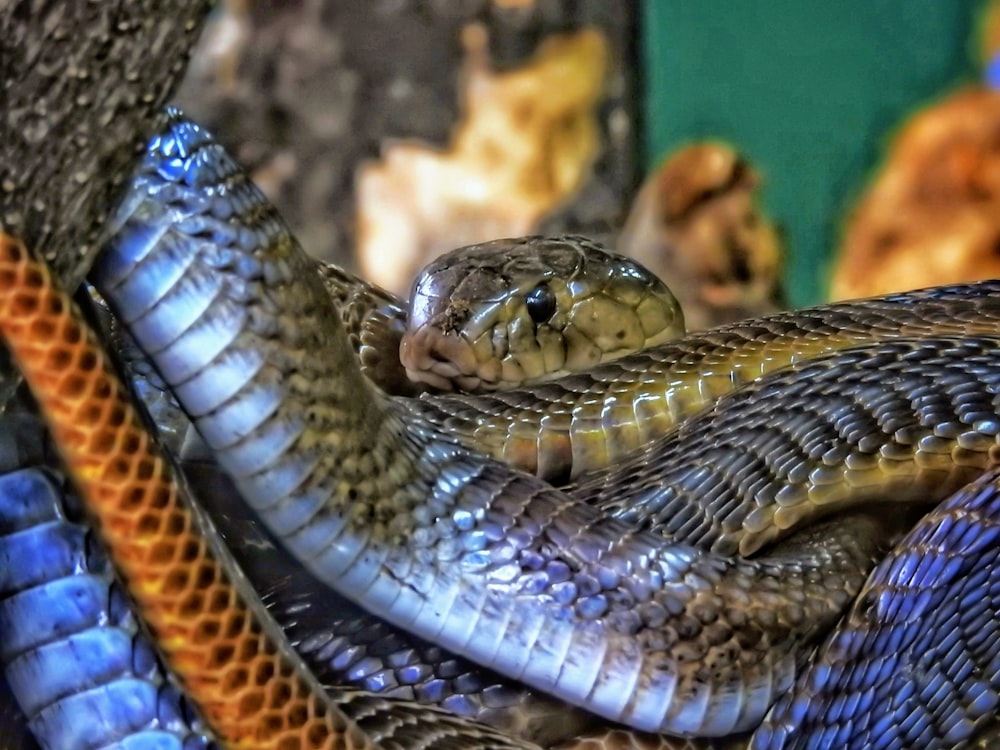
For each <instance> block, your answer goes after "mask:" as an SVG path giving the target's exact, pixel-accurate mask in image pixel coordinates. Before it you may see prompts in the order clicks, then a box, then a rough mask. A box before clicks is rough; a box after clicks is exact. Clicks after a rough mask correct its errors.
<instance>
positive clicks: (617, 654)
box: [94, 126, 878, 734]
mask: <svg viewBox="0 0 1000 750" xmlns="http://www.w3.org/2000/svg"><path fill="white" fill-rule="evenodd" d="M186 128H187V126H185V129H182V130H180V131H179V132H177V133H172V134H171V135H170V136H169V137H167V136H164V138H163V141H162V144H161V145H162V147H163V149H164V150H167V151H169V153H171V154H172V155H173V156H175V158H176V161H177V163H178V164H182V163H184V162H183V160H184V159H187V160H188V163H197V161H198V159H199V150H200V148H201V146H200V144H201V143H204V136H200V135H199V137H198V138H190V137H188V136H189V135H190V133H191V131H190V130H188V129H186ZM167 143H169V144H170V145H169V149H168V148H167V147H166V144H167ZM189 148H190V150H188V149H189ZM154 150H155V149H154ZM169 166H170V169H171V170H173V169H174V167H173V165H172V164H171V165H169ZM154 168H155V167H154ZM180 171H183V169H181V170H180ZM185 174H188V173H185ZM241 189H242V188H241V185H240V183H233V182H229V183H226V184H225V186H224V190H225V191H226V192H227V194H229V195H230V196H232V195H233V194H234V193H236V192H237V191H238V190H241ZM179 192H181V191H180V190H179ZM161 195H162V194H161ZM255 195H256V194H255V193H248V194H247V197H246V198H245V199H244V200H245V204H244V205H247V206H249V205H252V204H253V201H252V200H251V196H255ZM253 217H254V221H253V222H251V224H252V225H253V226H254V227H255V228H256V229H257V230H258V231H257V234H256V235H255V236H254V237H253V238H252V241H251V239H250V238H249V237H248V236H247V235H245V234H239V233H234V232H233V230H232V229H231V228H230V227H231V224H229V223H228V222H229V221H230V220H231V219H232V218H233V217H232V214H231V212H227V213H226V215H225V216H224V217H223V216H221V215H213V213H212V209H211V203H210V202H209V204H208V205H207V211H205V212H203V213H201V214H200V215H198V216H197V217H196V218H195V219H192V220H190V221H189V222H188V224H187V226H185V227H181V228H180V231H178V230H177V228H173V229H165V228H163V227H158V226H155V225H154V226H151V225H149V224H148V223H144V220H143V209H142V206H141V205H139V206H138V207H137V208H135V209H134V210H132V212H131V214H130V215H129V216H128V217H127V219H126V221H125V226H124V227H123V230H122V239H121V240H120V241H119V242H118V243H117V244H116V245H115V246H113V247H112V248H111V249H110V251H109V252H108V254H106V255H105V256H104V258H103V262H102V264H101V265H100V267H99V268H98V269H97V270H96V273H95V276H94V279H95V283H97V285H98V287H99V289H100V290H101V292H102V294H103V295H104V296H105V298H106V299H108V300H109V302H110V303H111V304H112V307H113V309H114V310H115V311H116V313H117V314H118V315H119V317H120V318H121V319H122V320H123V322H124V323H125V324H126V326H128V327H129V329H130V330H131V331H132V333H133V335H135V336H136V338H137V340H138V341H139V343H140V345H141V346H143V347H144V349H145V350H146V351H147V353H149V354H150V356H151V357H152V358H153V360H154V361H155V362H156V363H157V366H158V368H159V369H160V371H161V373H162V374H163V376H164V378H165V379H166V381H167V382H168V383H169V384H170V385H171V387H172V388H173V389H174V391H175V393H176V394H177V396H178V398H179V399H180V401H181V403H182V404H183V405H184V406H185V408H186V409H187V411H188V412H189V414H191V416H192V417H193V419H194V422H195V424H196V426H197V427H198V428H199V430H200V431H201V433H202V435H203V437H204V438H205V439H206V442H207V443H208V444H209V445H210V446H211V447H212V448H213V449H214V450H216V451H217V453H218V456H219V460H220V463H221V464H222V465H223V466H224V467H225V468H226V470H227V471H228V472H229V473H230V474H231V475H232V476H233V477H234V478H235V480H236V483H237V485H238V487H239V489H240V490H241V492H242V493H243V494H244V495H245V496H246V497H247V498H248V501H249V502H250V503H251V505H253V506H254V508H255V510H256V512H257V513H259V514H260V516H261V518H262V519H263V520H264V522H265V523H266V524H267V525H268V526H269V528H270V529H271V530H272V531H273V532H274V533H275V534H276V535H277V536H278V537H279V538H281V539H282V541H283V542H284V543H285V544H286V545H287V547H288V548H289V549H290V550H292V551H293V552H294V553H295V554H296V556H298V557H299V558H300V559H301V560H302V561H303V562H304V564H305V565H306V566H307V567H308V568H309V569H310V570H311V571H312V572H313V573H314V574H315V575H317V576H318V577H320V578H321V579H322V580H324V581H326V582H327V583H328V584H329V585H331V586H334V587H335V588H337V589H338V590H340V591H342V593H344V594H345V595H347V596H349V597H350V598H353V599H355V600H357V601H359V602H362V603H363V604H364V606H365V607H366V608H368V609H369V610H370V611H372V612H373V613H374V614H377V615H380V616H382V617H385V618H386V619H388V620H389V621H391V622H394V623H395V624H396V625H398V626H400V627H404V628H407V629H410V630H412V631H413V632H415V633H417V634H419V635H421V636H423V637H425V638H428V639H431V640H434V641H436V642H438V643H440V644H441V645H443V646H446V647H448V648H449V649H452V650H454V651H456V652H458V653H461V654H465V655H467V656H469V657H470V658H473V659H474V660H476V661H478V662H480V663H482V664H483V665H485V666H490V667H493V668H495V669H497V670H498V671H500V672H502V673H504V674H507V675H509V676H511V677H514V678H517V679H522V680H524V681H525V682H527V683H528V684H531V685H534V686H535V687H538V688H540V689H543V690H548V691H551V692H552V693H554V694H555V695H557V696H559V697H562V698H564V699H566V700H569V701H571V702H575V703H579V704H581V705H585V706H586V707H587V708H589V709H591V710H594V711H595V712H597V713H599V714H601V715H604V716H606V717H609V718H613V719H617V720H622V721H625V722H627V723H630V724H633V725H634V726H637V727H639V728H643V729H650V730H658V731H669V732H674V733H685V734H693V733H707V734H726V733H730V732H733V731H738V730H740V729H748V728H750V727H752V726H753V725H755V724H756V722H757V721H759V719H760V716H761V715H762V713H763V710H764V708H765V707H766V706H767V705H768V704H769V703H770V702H771V700H772V698H773V696H774V695H775V694H776V692H779V691H781V690H782V689H784V688H785V687H787V685H788V682H789V680H790V679H791V676H792V675H793V673H794V671H795V668H796V664H797V663H798V661H799V659H801V656H802V651H801V647H800V646H799V645H796V644H801V642H802V640H803V639H804V640H808V638H809V636H810V635H811V634H813V633H816V632H818V631H819V629H820V628H821V627H822V625H823V623H826V622H829V621H830V620H831V619H832V618H833V617H835V616H836V612H837V610H838V608H839V606H841V605H842V603H843V602H845V601H846V600H847V599H849V597H850V595H851V592H852V591H853V590H854V589H855V588H856V586H857V585H859V584H860V580H861V577H862V575H863V571H864V569H865V568H866V567H867V565H868V563H869V560H870V559H871V556H872V554H874V552H875V550H876V548H877V546H878V545H877V543H876V542H874V541H872V539H871V537H870V535H868V534H864V533H857V534H855V535H851V538H850V539H847V540H843V543H842V544H834V545H832V548H831V549H830V550H828V551H825V550H822V549H819V550H816V549H815V548H816V547H818V546H821V545H819V544H818V539H813V540H812V542H813V544H812V547H811V549H812V550H813V552H814V554H812V555H811V556H805V555H802V554H801V552H802V550H798V553H799V554H789V556H788V557H787V558H782V557H780V556H777V557H775V558H774V559H767V560H763V559H762V560H759V561H741V560H738V559H734V558H730V557H724V556H720V555H714V554H711V553H705V552H702V551H700V550H697V549H695V548H693V547H690V546H688V545H684V544H680V543H675V542H669V541H667V540H664V539H663V538H662V537H661V536H658V535H655V534H650V533H644V532H636V531H635V530H634V529H633V528H631V527H630V526H629V525H627V524H625V523H622V522H620V521H617V520H616V519H613V518H609V517H607V516H602V515H601V514H600V513H599V512H598V511H597V510H596V509H594V508H593V507H591V506H588V505H586V504H584V503H582V502H580V501H578V500H576V499H574V498H572V497H570V496H567V495H565V494H563V493H560V492H558V491H555V490H553V489H551V488H550V487H548V486H546V485H544V484H543V483H541V482H539V481H537V480H535V479H533V478H531V477H528V476H525V475H521V474H517V473H512V472H511V471H510V470H509V469H506V468H505V467H502V466H499V465H497V464H494V463H492V462H490V461H488V460H484V459H483V458H482V457H481V456H479V455H478V454H474V453H471V452H469V451H468V450H466V449H463V448H462V447H460V446H459V445H458V444H457V443H456V441H455V439H454V438H453V437H451V436H450V435H448V434H446V433H443V432H441V431H439V430H438V429H437V428H435V427H434V426H433V425H431V424H428V423H427V422H426V421H424V420H423V419H421V418H420V416H419V414H417V413H415V412H413V411H412V410H410V409H409V408H407V407H406V406H405V405H404V404H403V402H399V401H394V400H390V399H387V398H385V397H384V396H383V395H382V394H381V393H380V392H378V391H377V390H375V389H374V388H373V387H372V386H371V385H370V384H369V383H368V382H367V381H366V380H365V378H364V377H363V376H362V375H361V373H360V370H359V369H358V368H357V366H356V364H355V362H354V358H353V354H352V352H351V349H350V345H349V343H348V341H347V340H346V337H345V335H344V332H343V330H342V328H341V326H340V325H339V324H338V316H337V314H336V313H335V311H334V310H333V309H332V308H331V307H330V304H329V300H327V299H326V298H325V293H324V290H323V289H322V285H321V283H320V282H319V280H318V278H317V277H316V275H315V273H314V272H313V271H312V270H311V266H310V264H309V261H307V259H306V258H305V256H304V255H303V254H302V253H301V250H300V249H299V248H298V246H297V245H296V243H295V242H294V240H293V239H292V238H291V236H290V235H289V234H288V233H287V230H285V229H284V227H283V225H282V224H281V223H280V221H279V220H278V219H277V217H276V215H274V214H268V213H266V212H265V213H261V212H260V211H259V209H258V210H257V211H256V212H255V213H254V214H253ZM242 219H243V220H247V219H249V216H243V217H242ZM265 280H266V283H264V281H265ZM209 342H217V343H209ZM792 560H794V562H792ZM751 589H757V590H760V591H765V590H766V591H768V592H769V595H768V597H767V604H766V606H761V607H759V608H758V607H756V606H754V605H753V603H752V602H751V603H750V606H745V605H744V604H739V605H737V604H736V601H737V600H739V601H740V602H744V601H745V599H746V595H745V592H746V591H748V590H751ZM723 592H731V594H725V593H723ZM729 595H731V596H733V597H736V598H735V599H733V600H732V601H728V599H727V597H728V596H729ZM761 601H763V599H762V600H761ZM699 613H701V614H699ZM701 617H709V618H710V619H711V622H712V623H713V624H712V626H711V627H707V623H702V622H701ZM789 634H794V635H795V636H796V637H793V638H789V637H788V636H789ZM748 642H752V643H753V644H754V646H753V647H752V648H744V647H742V646H740V645H738V644H740V643H748ZM694 654H698V655H699V658H698V659H696V660H694V661H692V657H693V655H694ZM702 663H708V664H711V665H712V666H711V667H710V668H708V669H707V670H706V668H704V667H701V666H699V665H700V664H702Z"/></svg>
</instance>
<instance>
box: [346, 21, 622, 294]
mask: <svg viewBox="0 0 1000 750" xmlns="http://www.w3.org/2000/svg"><path fill="white" fill-rule="evenodd" d="M463 38H464V39H465V41H466V49H467V58H466V62H465V66H464V69H463V75H462V80H463V86H462V92H461V96H462V99H463V107H462V110H463V114H462V117H461V119H460V120H459V122H458V125H457V127H456V129H455V134H454V137H453V138H452V139H451V141H450V142H449V144H448V147H447V148H446V149H444V150H441V149H436V148H431V147H428V146H425V145H423V144H419V143H414V142H412V141H407V142H405V143H398V144H389V145H386V146H385V147H384V148H383V157H382V159H381V160H379V161H378V162H374V163H369V164H366V165H363V166H362V167H361V169H360V172H359V174H358V180H357V193H356V195H357V201H358V218H359V224H358V243H357V247H358V256H359V259H360V262H361V269H362V272H363V274H364V275H365V277H367V278H369V279H372V280H373V281H375V282H376V283H378V284H380V285H381V286H383V287H385V288H387V289H389V290H390V291H393V292H396V293H397V294H401V295H406V293H407V292H408V290H409V287H410V283H411V281H412V280H413V277H414V276H415V275H416V274H417V272H418V271H419V270H420V269H421V268H422V267H423V266H425V265H426V264H427V263H428V262H429V261H431V260H432V259H433V258H435V257H437V256H438V255H440V254H442V253H444V252H446V251H447V250H449V249H451V248H454V247H456V246H461V245H471V244H474V243H479V242H484V241H486V240H490V239H495V238H498V237H517V236H521V235H525V234H531V233H532V232H534V231H536V229H537V226H538V222H539V220H540V218H541V217H542V216H543V215H545V214H546V213H548V212H549V211H551V210H552V209H553V208H554V207H556V206H558V205H560V204H561V203H563V202H565V201H566V200H567V199H568V198H569V197H570V196H571V195H572V194H573V192H574V191H576V190H577V189H578V188H579V187H580V185H581V184H582V183H583V182H584V177H585V176H586V175H587V174H588V173H589V170H590V168H591V165H592V164H593V161H594V158H595V156H596V154H597V150H598V147H599V145H600V140H599V131H598V125H597V117H596V114H595V106H596V104H597V102H598V100H599V99H600V96H601V92H602V90H603V83H604V76H605V70H606V67H607V66H606V61H607V55H608V52H607V44H606V43H605V41H604V38H603V37H602V36H601V34H600V33H598V32H596V31H590V30H586V31H580V32H577V33H575V34H565V35H563V34H559V35H552V36H550V37H548V38H547V39H546V40H545V41H544V42H543V43H542V44H541V45H540V47H539V49H538V52H537V54H536V55H535V56H534V57H533V58H532V59H531V60H530V61H529V62H528V63H527V64H526V65H523V66H521V67H518V68H516V69H513V70H510V71H504V72H499V73H496V72H494V71H493V70H492V69H491V66H490V64H489V59H488V56H487V47H486V45H487V38H486V31H485V29H484V28H483V27H481V26H473V27H469V28H468V29H466V32H465V34H464V35H463Z"/></svg>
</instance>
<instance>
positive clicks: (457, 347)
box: [399, 325, 502, 392]
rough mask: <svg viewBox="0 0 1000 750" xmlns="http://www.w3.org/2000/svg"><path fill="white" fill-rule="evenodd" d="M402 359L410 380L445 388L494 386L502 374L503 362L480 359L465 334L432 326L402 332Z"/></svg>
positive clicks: (466, 389)
mask: <svg viewBox="0 0 1000 750" xmlns="http://www.w3.org/2000/svg"><path fill="white" fill-rule="evenodd" d="M399 360H400V362H401V363H402V365H403V367H404V368H405V369H406V375H407V377H409V378H410V380H412V381H414V382H415V383H426V384H428V385H430V386H431V387H433V388H439V389H441V390H444V391H455V390H459V391H468V392H472V391H476V390H478V389H481V388H495V387H496V385H497V383H498V382H499V381H500V379H501V375H502V372H501V370H502V368H501V365H500V363H499V362H498V361H496V360H495V359H492V358H488V359H485V360H483V361H480V359H479V358H478V357H476V351H475V347H473V345H472V344H471V343H470V342H469V341H468V340H467V339H465V338H464V337H463V336H457V335H454V334H447V333H444V332H442V331H440V330H439V329H437V328H435V327H433V326H430V325H426V326H421V327H420V328H418V329H416V330H415V331H408V332H407V333H406V334H404V335H403V338H402V340H401V341H400V345H399Z"/></svg>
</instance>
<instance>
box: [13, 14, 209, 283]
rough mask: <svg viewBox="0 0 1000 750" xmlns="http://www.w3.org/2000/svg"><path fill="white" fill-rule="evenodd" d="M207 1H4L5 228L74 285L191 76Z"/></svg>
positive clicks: (66, 281)
mask: <svg viewBox="0 0 1000 750" xmlns="http://www.w3.org/2000/svg"><path fill="white" fill-rule="evenodd" d="M209 6H210V3H209V1H208V0H181V1H178V0H174V1H173V2H168V1H167V0H119V2H99V1H95V0H82V1H81V2H65V1H60V0H0V75H2V76H3V84H2V86H3V88H2V94H0V227H2V229H3V230H4V231H6V232H8V233H10V234H13V235H17V236H19V237H21V238H22V239H23V240H24V241H25V243H26V244H27V245H28V246H29V247H31V248H35V249H36V251H38V252H42V253H44V256H45V258H46V259H47V260H48V261H49V262H50V263H51V264H52V266H53V268H54V269H55V271H56V272H57V274H58V275H59V276H60V277H61V278H62V279H63V281H64V282H65V283H67V284H73V283H75V282H78V281H79V280H80V279H81V278H82V277H83V275H84V273H85V272H86V269H87V267H88V266H89V262H90V259H91V258H92V257H93V253H94V251H95V250H96V249H97V248H98V246H99V243H100V236H101V230H102V228H103V226H104V222H105V220H106V219H107V217H108V215H109V213H110V211H111V210H112V208H113V206H114V202H115V199H116V197H117V195H118V190H119V187H120V185H121V183H122V181H123V180H124V179H125V178H126V177H127V176H128V174H129V173H130V171H131V169H132V165H133V162H134V160H135V158H136V155H137V154H138V153H140V151H141V149H142V148H143V146H144V145H145V143H146V141H147V139H148V136H149V134H150V133H151V132H152V127H153V121H154V117H155V116H156V114H157V113H158V112H159V111H160V110H161V109H162V107H163V106H164V104H165V103H166V101H167V99H168V98H169V96H170V95H171V94H172V92H173V90H174V87H175V85H176V83H177V82H178V80H179V79H180V77H181V76H182V75H183V73H184V69H185V66H186V63H187V58H188V55H189V53H190V50H191V48H192V46H193V44H194V42H195V41H196V39H197V36H198V31H199V30H200V27H201V19H202V18H203V17H204V16H205V14H206V13H207V10H208V8H209Z"/></svg>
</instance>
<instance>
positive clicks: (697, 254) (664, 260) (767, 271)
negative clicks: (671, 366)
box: [617, 143, 782, 330]
mask: <svg viewBox="0 0 1000 750" xmlns="http://www.w3.org/2000/svg"><path fill="white" fill-rule="evenodd" d="M759 184H760V180H759V178H758V176H757V174H756V172H755V171H754V170H753V168H752V167H751V166H750V165H749V164H748V163H747V162H746V161H745V160H744V159H743V158H742V157H741V156H740V155H739V154H738V153H737V152H736V151H735V150H733V149H732V148H731V147H730V146H728V145H726V144H724V143H695V144H692V145H690V146H686V147H684V148H682V149H680V150H678V151H676V152H675V153H674V154H673V155H671V156H670V157H669V158H668V159H666V160H665V161H664V162H663V164H662V165H661V166H660V167H659V169H658V170H657V171H656V172H655V173H654V174H653V175H651V176H650V177H649V178H648V179H647V180H646V182H645V184H644V185H643V187H642V189H641V190H640V191H639V194H638V196H637V198H636V200H635V203H634V204H633V206H632V211H631V213H630V214H629V217H628V220H627V222H626V223H625V228H624V230H623V231H622V234H621V236H620V238H619V241H618V246H617V250H618V252H620V253H623V254H624V255H628V256H630V257H632V258H635V259H636V260H638V261H639V262H640V263H642V264H643V265H645V266H646V267H647V268H649V269H650V270H651V271H653V272H654V273H656V274H657V275H658V276H660V278H662V279H663V280H664V281H665V282H667V285H668V286H669V287H670V289H671V291H673V293H674V295H675V296H676V297H677V299H678V301H679V302H680V303H681V308H682V309H683V310H684V319H685V321H686V322H687V325H688V328H689V329H691V330H698V329H702V328H710V327H712V326H716V325H721V324H723V323H729V322H733V321H736V320H741V319H743V318H747V317H751V316H754V315H762V314H765V313H769V312H775V311H776V310H778V309H780V306H781V296H782V295H781V291H780V283H781V271H782V250H781V241H780V238H779V235H778V232H777V230H776V228H775V226H774V224H773V223H771V222H770V221H769V220H768V219H767V218H766V217H765V216H764V215H763V214H762V213H761V211H760V209H759V206H758V200H757V188H758V187H759Z"/></svg>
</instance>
